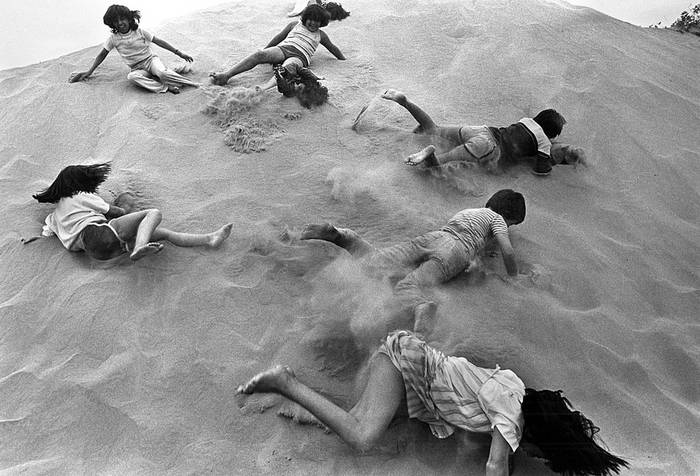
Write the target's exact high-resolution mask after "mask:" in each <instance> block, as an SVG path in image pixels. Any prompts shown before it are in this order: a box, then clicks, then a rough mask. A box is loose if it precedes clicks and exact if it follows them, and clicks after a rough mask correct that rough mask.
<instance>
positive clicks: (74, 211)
mask: <svg viewBox="0 0 700 476" xmlns="http://www.w3.org/2000/svg"><path fill="white" fill-rule="evenodd" d="M109 171H110V164H108V163H103V164H93V165H69V166H68V167H66V168H64V169H63V170H61V172H60V173H59V174H58V177H56V180H54V182H53V183H52V184H51V186H49V187H48V188H47V189H45V190H43V191H41V192H39V193H37V194H36V195H33V197H34V198H35V199H36V200H37V201H38V202H40V203H55V204H56V209H55V210H54V211H53V212H51V213H50V214H49V215H48V216H47V217H46V222H45V224H44V228H43V230H42V235H44V236H53V235H56V236H58V239H59V240H61V243H63V246H65V247H66V249H68V250H69V251H85V252H86V253H87V255H88V256H90V257H91V258H93V259H96V260H108V259H111V258H115V257H117V256H119V255H121V254H123V253H130V255H129V256H130V257H131V259H132V260H138V259H141V258H143V257H144V256H148V255H150V254H155V253H158V252H159V251H161V249H162V248H163V244H162V243H159V241H161V240H164V241H169V242H170V243H172V244H174V245H175V246H183V247H193V246H201V247H207V248H216V247H217V246H219V245H221V243H222V242H223V241H224V240H225V239H226V238H228V236H229V235H230V234H231V227H232V225H231V224H228V225H225V226H223V227H221V228H219V229H218V230H216V231H214V232H212V233H206V234H195V233H181V232H177V231H172V230H169V229H167V228H163V227H161V226H160V222H161V219H162V216H161V212H160V210H157V209H155V208H152V209H148V210H141V211H130V210H127V209H125V208H123V207H120V206H117V205H114V204H112V205H110V204H108V203H107V202H105V201H104V200H103V199H102V198H101V197H100V196H99V195H97V194H96V191H97V188H98V187H99V186H100V185H101V184H102V183H103V182H104V181H105V179H106V178H107V175H108V174H109Z"/></svg>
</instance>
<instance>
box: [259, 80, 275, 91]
mask: <svg viewBox="0 0 700 476" xmlns="http://www.w3.org/2000/svg"><path fill="white" fill-rule="evenodd" d="M276 87H277V79H276V78H275V77H274V76H273V77H271V78H270V79H268V80H267V81H266V82H264V83H263V84H259V85H257V86H255V90H256V91H267V90H268V89H272V88H276Z"/></svg>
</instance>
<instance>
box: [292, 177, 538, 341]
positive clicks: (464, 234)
mask: <svg viewBox="0 0 700 476" xmlns="http://www.w3.org/2000/svg"><path fill="white" fill-rule="evenodd" d="M524 219H525V199H524V197H523V196H522V194H520V193H518V192H515V191H513V190H510V189H505V190H499V191H498V192H496V193H495V194H493V196H492V197H491V198H489V200H488V201H487V202H486V205H485V206H484V207H483V208H467V209H465V210H462V211H460V212H459V213H457V214H456V215H455V216H453V217H452V218H451V219H450V220H449V221H448V222H447V224H446V225H445V226H444V227H443V228H442V229H441V230H438V231H431V232H428V233H425V234H423V235H420V236H418V237H416V238H413V239H411V240H409V241H406V242H403V243H399V244H396V245H394V246H390V247H388V248H383V249H379V250H377V249H375V248H374V247H373V246H372V245H370V244H369V243H367V242H366V241H365V240H364V239H362V237H360V236H359V235H358V234H357V233H356V232H354V231H353V230H350V229H348V228H336V227H335V226H333V225H331V224H329V223H324V224H319V225H307V227H306V229H305V230H304V231H303V232H302V234H301V239H302V240H310V239H320V240H325V241H330V242H331V243H334V244H336V245H337V246H340V247H341V248H344V249H345V250H347V251H348V252H349V253H350V254H351V255H353V256H356V257H361V259H362V266H363V267H364V268H366V269H368V270H375V269H376V270H378V271H379V272H380V273H385V272H386V271H389V273H390V274H392V273H393V274H396V273H398V274H399V275H400V274H403V276H402V277H401V279H400V280H399V281H398V282H397V283H396V285H395V286H394V289H395V291H396V295H397V298H398V299H399V301H400V303H401V304H402V306H403V307H404V308H408V309H411V310H412V312H413V318H414V327H413V328H414V330H415V331H416V332H421V333H424V334H428V333H429V332H430V331H431V329H432V327H433V326H434V320H435V314H436V311H437V304H435V303H434V302H433V301H432V300H431V299H429V298H428V297H427V296H426V291H427V288H430V287H432V286H435V285H437V284H439V283H444V282H447V281H449V280H451V279H453V278H455V277H456V276H458V275H459V274H460V273H462V272H464V271H465V270H466V269H468V268H469V266H470V265H471V263H472V261H473V260H474V259H475V258H476V255H477V253H478V252H479V251H480V250H481V249H483V248H484V246H485V245H486V243H487V241H488V240H491V239H494V240H495V241H496V243H497V244H498V246H499V248H500V250H501V255H502V258H503V264H504V265H505V268H506V271H507V273H508V274H509V275H510V276H516V275H517V274H518V266H517V263H516V261H515V253H514V251H513V246H512V245H511V242H510V237H509V235H508V227H510V226H511V225H517V224H518V223H522V222H523V220H524Z"/></svg>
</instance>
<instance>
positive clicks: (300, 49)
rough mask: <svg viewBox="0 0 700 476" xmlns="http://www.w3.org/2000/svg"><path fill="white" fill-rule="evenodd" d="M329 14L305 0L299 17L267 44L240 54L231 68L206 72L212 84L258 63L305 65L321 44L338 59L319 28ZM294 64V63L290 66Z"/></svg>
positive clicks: (223, 82)
mask: <svg viewBox="0 0 700 476" xmlns="http://www.w3.org/2000/svg"><path fill="white" fill-rule="evenodd" d="M330 19H331V14H330V13H329V12H328V10H326V9H325V8H323V7H322V6H321V5H318V4H316V3H309V5H308V6H307V7H306V8H305V9H304V11H303V12H302V14H301V19H300V20H299V21H298V22H297V21H295V22H292V23H290V24H289V25H287V26H286V27H285V28H284V29H283V30H282V31H281V32H279V33H278V34H277V35H275V37H274V38H272V40H270V42H269V43H268V44H267V46H266V47H265V48H264V49H262V50H259V51H256V52H255V53H252V54H251V55H248V56H246V57H245V58H243V59H242V60H241V61H240V62H239V63H237V64H236V65H234V66H233V67H232V68H231V69H229V70H228V71H225V72H221V73H211V74H210V75H209V76H210V77H211V80H212V82H213V83H214V84H218V85H219V86H224V85H225V84H226V83H228V81H229V80H230V79H231V78H233V77H234V76H236V75H237V74H240V73H243V72H244V71H248V70H250V69H252V68H254V67H255V66H257V65H259V64H273V65H275V64H281V65H282V66H283V67H284V68H286V69H288V70H289V69H291V68H294V69H296V68H299V67H302V68H308V67H309V62H310V61H311V57H312V56H313V55H314V53H315V52H316V49H317V48H318V45H319V44H321V45H323V46H324V47H326V49H327V50H328V51H330V52H331V54H333V56H335V57H336V58H338V59H339V60H344V59H345V56H343V53H342V52H341V51H340V49H338V47H337V46H335V45H334V44H333V43H332V42H331V40H330V38H328V35H326V33H325V32H323V31H322V30H321V28H323V27H325V26H328V22H329V21H330ZM292 65H294V66H292Z"/></svg>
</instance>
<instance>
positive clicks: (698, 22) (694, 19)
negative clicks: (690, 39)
mask: <svg viewBox="0 0 700 476" xmlns="http://www.w3.org/2000/svg"><path fill="white" fill-rule="evenodd" d="M671 28H673V29H674V30H678V31H681V32H688V33H693V34H695V35H698V36H700V3H698V4H697V5H695V6H694V7H693V8H691V9H690V10H686V11H684V12H683V13H681V16H680V17H678V18H677V19H676V21H674V22H673V23H672V24H671Z"/></svg>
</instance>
